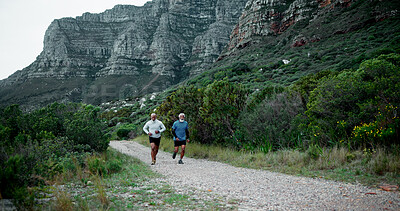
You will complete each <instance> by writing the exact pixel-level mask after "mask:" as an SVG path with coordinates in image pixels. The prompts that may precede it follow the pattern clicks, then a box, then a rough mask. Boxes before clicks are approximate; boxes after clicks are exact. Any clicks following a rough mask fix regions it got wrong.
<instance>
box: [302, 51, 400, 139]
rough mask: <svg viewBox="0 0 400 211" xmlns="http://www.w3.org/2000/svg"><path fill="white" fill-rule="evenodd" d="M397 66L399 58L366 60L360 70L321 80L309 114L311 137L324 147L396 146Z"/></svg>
mask: <svg viewBox="0 0 400 211" xmlns="http://www.w3.org/2000/svg"><path fill="white" fill-rule="evenodd" d="M399 63H400V55H399V54H388V55H382V56H379V57H378V58H376V59H371V60H367V61H364V62H363V63H362V64H361V65H360V68H359V69H358V70H356V71H351V70H344V71H342V72H340V73H339V74H337V75H328V76H327V77H324V78H321V79H320V80H318V81H317V83H316V85H315V86H314V87H315V88H314V89H313V90H312V91H310V92H309V93H310V94H309V96H310V97H309V100H308V102H307V111H306V112H305V113H306V115H307V116H308V118H309V120H308V121H309V124H308V133H309V135H310V137H312V138H313V139H315V140H317V141H318V142H319V144H321V145H335V144H338V143H340V142H341V141H342V140H349V142H348V143H349V145H351V146H353V147H359V146H363V147H372V146H376V145H386V146H390V145H391V144H398V143H399V131H400V128H399V120H398V115H397V114H398V111H399V109H398V107H399V106H400V66H399V65H398V64H399ZM303 90H305V89H303ZM309 90H311V89H309ZM305 92H307V91H305ZM338 131H344V132H339V133H338Z"/></svg>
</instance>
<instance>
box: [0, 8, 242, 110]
mask: <svg viewBox="0 0 400 211" xmlns="http://www.w3.org/2000/svg"><path fill="white" fill-rule="evenodd" d="M246 2H247V0H234V1H231V0H153V1H151V2H148V3H146V4H145V5H144V6H142V7H136V6H131V5H117V6H115V7H114V8H113V9H110V10H107V11H105V12H103V13H100V14H91V13H85V14H83V15H82V16H79V17H76V18H62V19H58V20H54V21H53V22H52V23H51V24H50V26H49V27H48V29H47V31H46V33H45V36H44V48H43V51H42V52H41V54H40V55H39V56H38V57H37V59H36V61H34V62H33V63H32V64H31V65H29V66H28V67H26V68H24V69H23V70H19V71H17V72H16V73H14V74H13V75H11V76H10V77H9V78H8V79H5V80H3V81H1V82H0V86H1V89H0V99H1V100H0V102H1V103H2V104H10V103H18V104H22V105H31V106H36V105H44V104H47V103H50V102H54V101H61V102H70V101H75V102H76V101H84V102H87V103H92V104H98V103H100V102H104V101H107V100H113V99H121V98H125V97H131V96H137V95H141V94H146V93H151V92H155V91H162V90H163V89H165V88H167V87H169V86H170V85H173V84H176V83H177V82H179V81H181V80H183V79H185V78H187V77H188V76H190V75H196V74H198V73H200V72H202V71H203V70H204V69H206V68H207V67H208V66H209V65H210V64H212V63H213V62H214V61H215V60H216V59H217V58H218V56H219V54H220V53H221V52H222V50H223V49H224V47H225V46H226V44H227V43H228V42H229V35H230V33H231V32H232V29H233V27H234V26H235V24H236V23H237V20H238V18H239V17H240V15H241V14H242V10H243V8H244V6H245V4H246Z"/></svg>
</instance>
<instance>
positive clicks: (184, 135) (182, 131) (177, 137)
mask: <svg viewBox="0 0 400 211" xmlns="http://www.w3.org/2000/svg"><path fill="white" fill-rule="evenodd" d="M172 134H173V135H174V146H175V149H174V154H173V155H172V158H173V159H175V157H176V153H178V150H179V147H181V159H180V160H179V162H178V163H179V164H183V161H182V158H183V156H184V155H185V148H186V141H187V142H190V140H189V124H188V123H187V122H186V121H185V114H184V113H180V114H179V120H176V121H175V122H174V124H173V125H172Z"/></svg>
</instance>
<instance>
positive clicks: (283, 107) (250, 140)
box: [239, 91, 304, 152]
mask: <svg viewBox="0 0 400 211" xmlns="http://www.w3.org/2000/svg"><path fill="white" fill-rule="evenodd" d="M303 112H304V108H303V105H302V103H301V100H300V95H299V94H297V93H294V94H290V93H289V92H287V91H285V92H281V93H276V94H274V95H271V96H269V97H266V98H265V99H264V100H263V101H262V102H261V103H259V104H258V105H257V106H256V107H255V108H252V107H248V109H246V111H245V112H242V113H241V115H240V119H239V121H240V126H241V127H240V135H241V141H240V145H241V146H242V147H244V148H245V149H251V150H255V149H258V150H260V151H265V152H268V151H271V150H277V149H282V148H303V143H302V142H301V139H302V138H303V137H302V133H301V131H300V130H299V129H298V127H299V125H300V124H301V120H302V115H301V114H302V113H303Z"/></svg>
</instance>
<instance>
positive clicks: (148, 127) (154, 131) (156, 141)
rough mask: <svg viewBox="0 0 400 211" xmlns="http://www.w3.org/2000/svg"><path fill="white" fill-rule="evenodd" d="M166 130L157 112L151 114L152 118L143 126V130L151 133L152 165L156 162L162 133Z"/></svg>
mask: <svg viewBox="0 0 400 211" xmlns="http://www.w3.org/2000/svg"><path fill="white" fill-rule="evenodd" d="M165 130H166V128H165V126H164V124H163V123H162V122H161V121H159V120H158V119H157V115H156V114H155V113H152V114H151V120H150V121H148V122H146V124H145V125H144V127H143V131H144V132H145V133H146V134H147V135H149V141H150V146H151V160H152V161H151V165H154V164H156V156H157V153H158V148H159V146H160V140H161V133H162V132H164V131H165Z"/></svg>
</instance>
